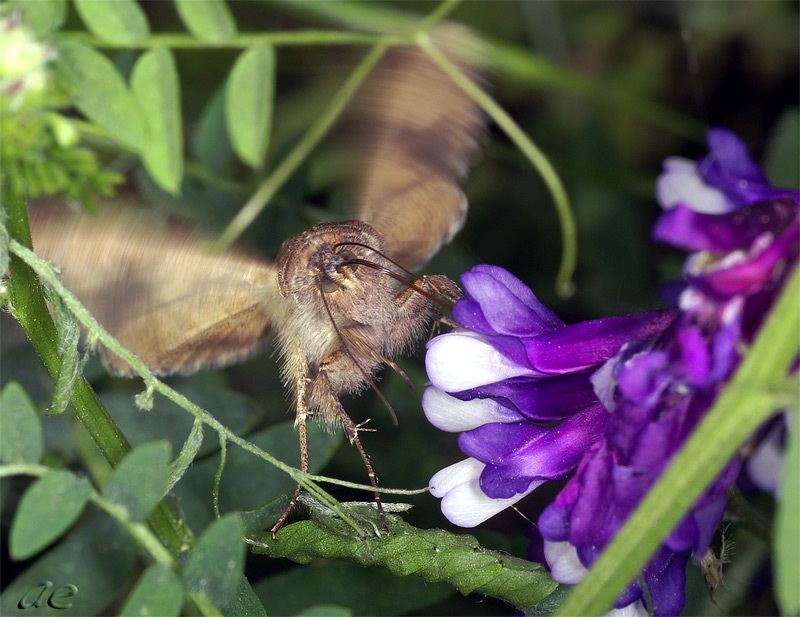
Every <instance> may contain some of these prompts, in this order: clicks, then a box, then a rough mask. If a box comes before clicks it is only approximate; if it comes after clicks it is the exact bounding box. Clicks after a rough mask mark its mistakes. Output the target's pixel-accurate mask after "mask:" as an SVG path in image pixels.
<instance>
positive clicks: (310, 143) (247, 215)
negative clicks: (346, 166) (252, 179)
mask: <svg viewBox="0 0 800 617" xmlns="http://www.w3.org/2000/svg"><path fill="white" fill-rule="evenodd" d="M388 46H389V42H388V41H386V40H382V41H381V42H379V43H377V44H376V45H375V46H373V47H372V49H370V51H369V52H368V53H367V55H366V56H365V57H364V59H363V60H362V61H361V62H360V63H359V64H358V66H357V67H356V68H355V70H354V71H353V72H352V73H351V75H350V77H349V78H348V79H347V81H346V82H345V83H344V84H343V85H342V87H341V88H340V89H339V91H338V92H337V93H336V94H335V95H334V97H333V98H332V99H331V101H330V103H328V105H327V106H326V107H325V109H324V110H322V113H320V114H319V116H317V118H316V120H315V121H314V123H313V124H312V125H311V127H310V128H309V129H308V131H307V132H306V134H305V135H304V136H303V138H302V139H301V140H300V142H299V143H298V144H297V145H296V146H295V147H294V148H293V149H292V151H291V152H290V153H289V154H288V155H287V156H286V158H285V159H283V161H281V163H280V164H279V165H278V166H277V167H276V168H275V170H274V171H273V172H272V174H271V175H270V176H269V177H268V178H267V179H266V180H265V181H264V183H263V184H262V185H261V186H260V187H259V188H258V190H257V191H256V192H255V193H254V194H253V196H252V197H251V198H250V199H249V200H248V201H247V203H246V204H245V205H244V206H242V209H241V210H240V211H239V212H238V214H237V215H236V216H235V217H234V218H233V220H232V221H231V222H230V224H229V225H228V227H227V228H226V229H225V230H224V231H223V232H222V234H221V235H220V237H219V240H218V241H217V248H219V249H224V248H227V247H229V246H230V245H231V244H232V243H233V242H234V241H235V240H236V238H238V237H239V236H240V235H241V233H242V232H243V231H244V230H245V229H247V227H248V226H249V225H250V223H252V222H253V220H254V219H255V218H256V217H257V216H258V215H259V214H260V213H261V211H262V210H263V209H264V208H265V207H266V205H267V204H268V203H269V201H270V200H271V199H272V198H273V197H274V196H275V194H276V193H277V192H278V190H279V189H280V188H281V187H282V186H283V184H284V183H285V182H286V181H287V180H288V179H289V177H290V176H291V175H292V174H293V173H294V172H295V170H296V169H297V168H298V167H299V166H300V165H301V164H302V162H303V161H305V159H306V158H307V157H308V155H309V154H310V153H311V152H312V151H313V150H314V148H315V147H316V145H317V144H318V143H319V141H320V140H321V139H322V138H323V137H324V136H325V134H326V133H327V132H328V130H329V129H330V128H331V126H333V123H334V122H335V121H336V119H337V118H338V117H339V116H340V114H341V113H342V111H343V110H344V108H345V105H347V102H348V101H349V100H350V99H351V98H352V97H353V95H354V94H355V92H356V90H357V89H358V87H359V86H360V85H361V83H362V82H363V81H364V79H365V78H366V77H367V75H368V74H369V72H370V71H371V70H372V68H373V67H374V66H375V65H376V64H377V62H378V60H380V58H381V56H382V55H383V53H384V52H385V51H386V48H387V47H388Z"/></svg>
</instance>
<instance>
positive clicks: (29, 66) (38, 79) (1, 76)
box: [0, 13, 55, 113]
mask: <svg viewBox="0 0 800 617" xmlns="http://www.w3.org/2000/svg"><path fill="white" fill-rule="evenodd" d="M0 33H1V34H2V36H1V37H0V111H3V112H5V113H16V112H18V111H20V110H21V109H23V108H24V107H26V106H31V105H36V104H38V103H39V102H40V99H41V97H42V94H43V93H44V91H45V88H46V86H47V74H46V70H45V66H46V64H47V63H48V62H50V61H51V60H52V59H53V58H55V49H54V48H52V47H49V46H47V45H44V44H43V43H40V42H39V41H37V40H36V37H35V36H34V34H33V32H31V31H30V30H29V29H28V28H27V27H25V26H24V25H23V24H22V23H21V22H20V18H19V15H18V14H16V13H10V14H6V15H0Z"/></svg>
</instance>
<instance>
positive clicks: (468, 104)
mask: <svg viewBox="0 0 800 617" xmlns="http://www.w3.org/2000/svg"><path fill="white" fill-rule="evenodd" d="M434 41H435V42H436V44H437V45H438V46H439V48H440V49H442V51H443V52H444V53H445V54H447V55H448V57H450V58H451V60H453V61H454V62H455V63H456V64H457V65H459V67H460V68H461V69H462V70H464V71H466V72H467V73H468V74H473V73H475V72H476V71H475V67H474V64H473V63H472V62H471V61H470V59H474V58H475V57H476V56H477V55H478V54H477V50H476V48H475V47H474V46H473V44H475V41H474V39H472V38H471V35H470V34H469V32H468V31H467V30H465V29H463V28H460V27H458V28H457V27H454V26H446V27H444V28H441V29H440V30H439V31H438V34H437V36H435V37H434ZM357 113H358V114H359V117H358V120H359V122H363V129H362V130H363V135H362V139H361V143H360V148H361V152H360V154H361V159H362V160H361V161H360V165H359V169H360V177H359V180H358V187H359V190H358V198H359V205H358V210H357V217H358V218H359V219H361V220H363V221H365V222H367V223H369V224H371V225H372V226H373V227H375V228H376V229H377V230H378V231H380V232H381V233H382V234H383V236H384V237H385V239H386V252H387V254H388V255H389V256H390V257H392V259H394V260H396V261H398V262H400V264H401V265H403V266H404V267H406V268H407V269H409V270H417V269H419V268H421V267H422V266H423V265H424V264H425V263H426V262H427V261H428V260H429V259H430V258H431V257H433V255H434V254H435V253H436V252H437V251H438V250H439V247H440V246H441V245H442V244H445V243H447V242H449V241H450V240H451V239H452V238H453V236H454V235H455V234H456V233H457V232H458V231H459V230H460V229H461V227H462V226H463V224H464V218H465V216H466V212H467V199H466V196H465V195H464V193H463V192H462V191H461V189H460V187H459V186H458V183H459V181H460V180H462V179H463V178H464V176H465V175H466V172H467V168H468V165H469V162H470V158H471V157H472V155H473V154H474V153H475V151H476V149H477V139H478V137H479V136H480V134H481V133H482V131H483V130H484V124H485V122H484V115H483V113H482V111H481V110H480V109H479V107H478V106H477V105H476V104H475V103H474V102H473V101H472V99H470V98H469V97H468V96H467V95H466V94H464V92H462V91H461V89H460V88H459V87H458V86H457V85H456V84H455V83H453V82H452V81H451V79H450V78H449V77H447V75H445V74H444V73H443V72H442V71H441V69H439V68H438V67H437V66H436V65H435V64H434V63H433V62H432V61H431V60H429V59H428V57H427V56H426V55H425V54H424V53H423V52H421V51H420V50H419V49H416V48H397V49H393V50H391V51H390V52H388V53H387V55H386V56H385V57H384V58H383V59H382V60H381V62H380V64H379V65H378V67H377V68H376V69H375V71H374V73H373V74H372V75H371V76H370V78H369V80H368V81H367V82H366V83H365V85H364V89H363V91H362V92H361V93H360V94H359V97H358V100H357Z"/></svg>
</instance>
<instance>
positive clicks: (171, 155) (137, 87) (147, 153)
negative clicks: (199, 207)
mask: <svg viewBox="0 0 800 617" xmlns="http://www.w3.org/2000/svg"><path fill="white" fill-rule="evenodd" d="M131 89H132V90H133V95H134V96H135V97H136V100H137V101H138V103H139V108H140V109H141V111H142V118H143V119H144V125H145V131H146V134H147V148H145V149H144V152H143V160H144V165H145V167H146V168H147V171H148V172H149V173H150V175H151V176H152V177H153V180H155V181H156V184H158V185H159V186H160V187H161V188H163V189H164V190H166V191H169V192H170V193H177V192H178V190H179V189H180V186H181V179H182V178H183V130H182V128H183V127H182V125H181V122H182V121H181V101H180V98H181V96H180V85H179V83H178V70H177V68H176V67H175V59H174V58H173V56H172V52H171V51H169V50H168V49H165V48H163V47H159V48H157V49H152V50H150V51H148V52H147V53H145V54H144V55H142V56H141V57H140V58H139V60H138V61H137V62H136V65H135V66H134V67H133V73H132V74H131Z"/></svg>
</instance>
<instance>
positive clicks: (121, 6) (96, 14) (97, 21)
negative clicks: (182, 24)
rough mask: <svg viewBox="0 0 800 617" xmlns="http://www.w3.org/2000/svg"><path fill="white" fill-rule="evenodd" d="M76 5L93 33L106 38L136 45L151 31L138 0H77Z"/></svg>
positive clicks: (114, 41)
mask: <svg viewBox="0 0 800 617" xmlns="http://www.w3.org/2000/svg"><path fill="white" fill-rule="evenodd" d="M75 8H76V9H78V13H79V14H80V16H81V19H82V20H83V23H85V24H86V27H87V28H89V30H91V32H92V34H94V35H95V36H96V37H98V38H101V39H103V40H104V41H109V42H111V43H118V44H122V45H132V44H134V43H138V42H139V41H141V40H142V39H144V38H146V37H147V35H148V34H150V27H149V26H148V25H147V17H145V14H144V11H143V10H142V9H141V7H140V6H139V5H138V4H137V3H136V0H75Z"/></svg>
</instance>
